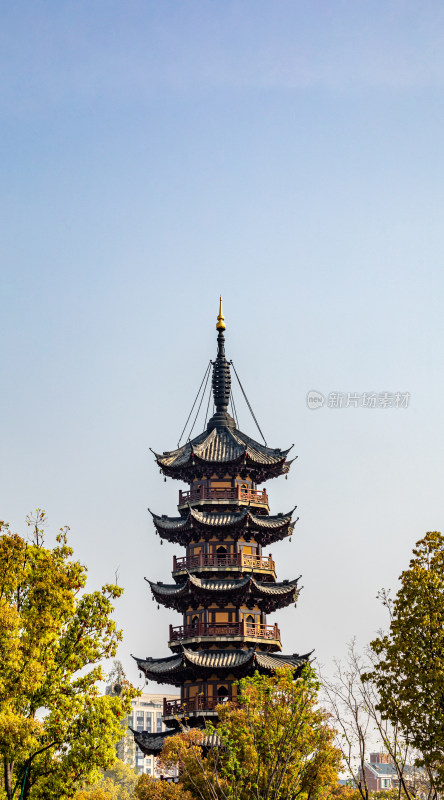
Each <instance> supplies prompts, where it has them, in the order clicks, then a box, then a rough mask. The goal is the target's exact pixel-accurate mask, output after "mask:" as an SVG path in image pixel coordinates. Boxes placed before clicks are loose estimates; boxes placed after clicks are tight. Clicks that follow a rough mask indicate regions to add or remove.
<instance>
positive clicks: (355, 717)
mask: <svg viewBox="0 0 444 800" xmlns="http://www.w3.org/2000/svg"><path fill="white" fill-rule="evenodd" d="M377 663H378V659H377V656H376V655H375V654H374V653H373V651H371V650H369V649H368V648H367V649H366V650H365V651H364V654H360V653H359V652H358V650H357V647H356V642H355V640H354V639H353V640H352V641H351V643H350V644H349V647H348V654H347V660H346V662H345V664H344V663H341V662H340V661H337V662H336V672H335V675H334V677H333V679H332V680H329V679H328V678H326V676H322V683H323V691H324V696H325V704H326V707H327V708H328V711H329V713H330V714H331V718H332V720H333V722H334V725H335V729H336V743H337V746H338V747H339V748H340V750H341V753H342V757H343V760H344V763H345V766H346V768H347V771H348V774H349V779H350V781H351V783H352V786H353V787H355V788H354V789H351V790H350V791H352V792H354V795H355V796H357V797H359V798H360V799H361V800H368V798H369V796H370V791H369V787H368V784H367V777H366V770H365V764H366V762H367V763H368V762H369V761H370V757H369V756H370V754H369V747H370V740H371V739H372V738H373V737H375V735H376V737H377V739H378V740H379V743H380V744H383V746H384V748H385V750H386V752H387V754H388V755H389V757H390V759H391V762H392V764H393V766H394V768H395V771H396V773H397V781H398V788H397V789H396V790H386V791H384V792H372V793H371V796H372V797H373V798H374V797H376V796H377V795H383V796H384V798H386V797H392V798H393V800H395V798H399V797H400V796H401V795H403V796H404V797H405V798H407V800H412V799H413V798H414V797H416V796H417V794H418V790H419V789H423V785H422V784H423V775H421V773H418V770H415V768H414V762H415V752H414V751H413V749H412V748H411V747H410V746H409V743H408V742H407V741H406V740H405V737H404V736H403V735H402V732H401V731H400V730H399V726H397V725H392V724H391V723H390V721H389V720H387V719H384V716H383V715H382V714H381V711H380V710H379V702H380V697H379V693H378V691H377V687H376V686H375V684H374V683H373V682H371V681H364V680H363V677H364V676H365V675H366V671H368V670H371V669H372V668H374V667H376V665H377ZM342 788H348V787H342ZM350 800H352V799H351V798H350Z"/></svg>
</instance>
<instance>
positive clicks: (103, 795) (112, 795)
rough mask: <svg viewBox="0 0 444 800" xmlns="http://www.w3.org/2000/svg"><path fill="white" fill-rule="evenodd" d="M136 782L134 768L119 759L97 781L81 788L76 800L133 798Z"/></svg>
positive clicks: (127, 799) (125, 799)
mask: <svg viewBox="0 0 444 800" xmlns="http://www.w3.org/2000/svg"><path fill="white" fill-rule="evenodd" d="M136 782H137V775H136V773H135V772H134V770H132V769H131V767H129V766H128V764H125V763H124V762H123V761H121V760H120V759H117V761H116V762H115V764H114V765H113V766H112V767H111V768H110V769H108V770H106V771H105V772H104V773H102V775H101V776H100V778H99V779H98V780H97V781H95V782H94V783H92V784H89V785H84V786H83V788H82V789H79V791H78V792H77V794H76V796H75V800H132V798H133V797H134V787H135V785H136Z"/></svg>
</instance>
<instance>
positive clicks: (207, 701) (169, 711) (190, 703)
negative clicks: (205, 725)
mask: <svg viewBox="0 0 444 800" xmlns="http://www.w3.org/2000/svg"><path fill="white" fill-rule="evenodd" d="M234 699H235V698H234V697H233V696H232V695H227V696H226V697H206V695H203V694H198V695H196V696H195V697H193V698H192V699H191V700H180V699H177V700H170V701H168V700H167V699H166V698H165V697H164V699H163V716H164V717H174V716H177V715H178V714H189V713H190V712H192V711H214V709H215V708H216V706H219V705H221V703H231V702H233V701H234Z"/></svg>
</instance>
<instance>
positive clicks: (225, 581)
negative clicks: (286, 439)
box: [135, 300, 308, 755]
mask: <svg viewBox="0 0 444 800" xmlns="http://www.w3.org/2000/svg"><path fill="white" fill-rule="evenodd" d="M225 327H226V326H225V321H224V317H223V314H222V300H221V303H220V309H219V316H218V318H217V325H216V328H217V331H218V336H217V356H216V360H215V361H214V362H213V375H212V389H213V395H214V406H215V413H214V415H213V417H212V418H211V419H210V421H209V423H208V425H207V427H206V430H205V431H204V432H203V433H201V434H200V435H199V436H197V437H196V438H195V439H192V440H191V441H188V442H187V443H186V444H185V445H183V446H182V447H179V448H178V449H177V450H172V451H170V452H165V453H163V455H158V454H155V457H156V461H157V464H158V465H159V467H160V470H161V471H162V472H163V473H164V475H166V476H168V477H171V478H175V479H176V480H180V481H183V482H184V483H186V484H188V488H187V489H186V490H185V491H184V490H179V505H178V511H179V516H178V517H168V516H164V515H163V516H158V515H156V514H153V515H152V516H153V521H154V526H155V528H156V531H157V533H158V534H159V536H160V537H162V538H163V539H166V540H167V541H169V542H175V543H176V544H178V545H181V546H183V547H185V548H186V551H185V555H184V556H180V557H177V556H174V559H173V572H172V576H173V579H174V583H172V584H165V583H162V582H160V581H158V582H157V583H156V582H154V581H149V583H150V587H151V592H152V594H153V599H155V600H156V601H157V603H159V604H162V605H164V606H166V607H167V608H171V609H174V610H175V611H177V612H179V613H180V614H181V615H182V620H181V624H180V625H170V630H169V643H168V646H169V648H170V650H171V651H172V653H173V655H171V656H169V657H167V658H146V659H142V658H136V661H137V664H138V667H139V669H140V670H141V671H142V672H144V673H145V675H146V677H147V679H149V680H152V681H156V682H158V683H160V684H171V685H173V686H177V687H180V700H179V701H176V702H173V703H171V702H170V703H168V702H165V703H164V711H163V719H164V722H165V724H166V725H167V726H171V728H172V729H173V730H171V731H170V732H168V731H167V732H165V733H163V734H156V733H148V732H144V733H135V740H136V742H137V744H138V745H139V747H140V748H141V749H142V750H143V752H144V753H145V754H147V755H149V754H156V753H157V754H158V753H159V751H160V750H161V748H162V745H163V741H164V738H165V736H167V735H170V734H171V733H174V729H177V727H178V726H179V724H180V722H181V721H182V720H185V719H186V724H187V725H193V724H197V725H199V724H200V725H202V724H203V723H204V722H205V720H206V719H208V718H213V719H214V718H215V717H216V716H217V715H216V711H215V708H216V706H217V705H218V704H220V703H221V702H226V701H229V700H235V698H236V693H237V687H236V686H235V682H236V681H237V680H238V679H239V678H241V677H244V676H246V675H252V674H253V673H254V672H255V670H258V671H259V672H260V673H266V674H270V673H273V671H274V670H275V669H276V668H277V667H281V666H290V667H291V668H292V669H294V674H295V676H297V675H298V674H299V672H300V670H301V669H302V666H303V664H304V663H305V662H306V661H307V659H308V655H303V656H299V655H297V654H293V655H283V654H282V652H281V650H282V645H281V635H280V631H279V627H278V625H277V623H276V622H274V620H273V622H271V623H270V622H269V621H268V618H267V615H268V614H270V613H273V612H275V611H277V610H278V609H279V608H284V607H285V606H288V605H289V604H290V603H293V602H296V600H297V597H298V594H299V589H298V580H299V579H296V580H284V581H283V582H281V583H278V582H277V581H276V571H275V563H274V561H273V557H272V555H271V554H269V555H264V554H263V551H262V548H263V547H267V546H268V545H270V544H272V543H273V542H278V541H280V540H282V539H284V538H285V537H287V536H290V535H291V533H292V531H293V528H294V525H295V522H296V521H297V520H294V521H292V514H293V511H294V509H293V511H290V512H289V513H287V514H282V513H280V514H277V515H275V516H271V515H270V513H269V505H268V494H267V491H266V489H264V488H258V487H259V484H262V483H264V482H265V481H268V480H270V478H276V477H278V476H279V475H284V474H285V473H287V472H288V470H289V468H290V463H291V462H289V461H287V455H288V453H289V450H280V449H279V448H276V449H272V448H270V447H267V446H264V445H262V444H259V443H258V442H256V441H254V440H253V439H251V438H250V437H249V436H247V435H246V434H244V433H241V431H239V430H237V428H236V426H235V422H234V419H233V418H232V417H231V416H230V414H229V413H228V405H229V400H230V391H231V375H230V363H229V362H228V361H227V359H226V357H225V341H224V340H225V337H224V330H225Z"/></svg>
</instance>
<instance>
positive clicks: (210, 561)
mask: <svg viewBox="0 0 444 800" xmlns="http://www.w3.org/2000/svg"><path fill="white" fill-rule="evenodd" d="M205 567H219V568H223V567H238V568H239V569H245V570H254V569H260V570H270V571H271V572H274V571H275V563H274V561H273V559H272V557H271V555H269V556H253V555H248V554H246V553H227V554H226V555H220V554H216V553H212V554H211V555H208V554H205V553H199V555H197V556H182V557H180V558H177V556H173V572H181V571H182V570H185V569H204V568H205Z"/></svg>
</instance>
